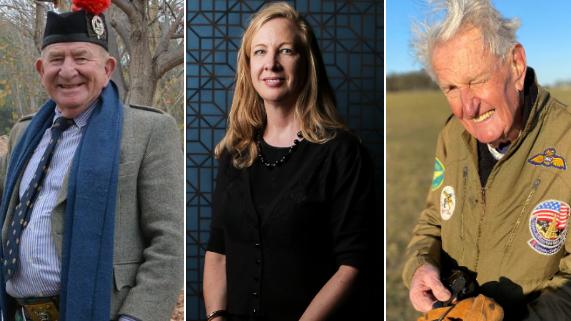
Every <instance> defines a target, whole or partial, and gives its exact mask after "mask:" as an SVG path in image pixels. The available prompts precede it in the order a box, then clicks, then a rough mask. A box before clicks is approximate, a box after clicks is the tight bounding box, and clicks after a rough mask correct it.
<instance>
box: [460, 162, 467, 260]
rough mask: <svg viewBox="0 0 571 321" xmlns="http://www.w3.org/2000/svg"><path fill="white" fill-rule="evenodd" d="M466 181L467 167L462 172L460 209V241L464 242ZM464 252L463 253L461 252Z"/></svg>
mask: <svg viewBox="0 0 571 321" xmlns="http://www.w3.org/2000/svg"><path fill="white" fill-rule="evenodd" d="M467 180H468V166H464V169H463V170H462V181H463V185H462V208H461V209H460V240H464V204H465V203H466V198H467V195H466V185H467ZM462 252H464V251H462Z"/></svg>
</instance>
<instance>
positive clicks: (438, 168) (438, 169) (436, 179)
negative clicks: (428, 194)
mask: <svg viewBox="0 0 571 321" xmlns="http://www.w3.org/2000/svg"><path fill="white" fill-rule="evenodd" d="M442 182H444V164H442V162H441V161H440V160H439V159H438V157H436V158H435V159H434V175H432V190H433V191H435V190H437V189H438V188H439V187H440V185H442Z"/></svg>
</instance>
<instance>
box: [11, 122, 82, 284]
mask: <svg viewBox="0 0 571 321" xmlns="http://www.w3.org/2000/svg"><path fill="white" fill-rule="evenodd" d="M73 124H74V122H73V119H69V118H64V117H59V118H57V119H56V121H55V122H54V123H53V125H52V127H51V138H50V142H49V144H48V147H47V148H46V150H45V152H44V154H43V155H42V158H41V159H40V162H39V164H38V168H37V169H36V171H35V172H34V176H33V178H32V180H31V181H30V184H29V185H28V187H27V188H26V191H25V192H24V195H23V197H22V198H21V199H20V203H19V204H18V205H17V206H16V208H15V209H14V212H13V215H12V222H10V227H9V232H8V237H7V239H6V240H5V242H4V244H2V245H3V250H4V258H3V262H2V263H3V265H2V266H3V269H2V270H3V272H4V280H5V281H7V280H9V279H10V278H11V277H12V276H13V275H14V273H15V272H16V267H17V264H18V251H19V245H20V237H21V236H22V232H23V230H24V229H25V228H26V226H27V225H28V222H29V221H30V213H31V212H32V207H33V206H34V201H35V199H36V197H37V196H38V194H39V191H40V189H41V187H42V182H43V180H44V177H45V176H46V172H47V171H48V168H49V167H50V161H51V159H52V156H53V154H54V150H55V147H56V144H57V143H58V142H59V141H60V139H61V134H62V133H63V132H64V131H65V130H66V129H68V128H69V127H70V126H71V125H73Z"/></svg>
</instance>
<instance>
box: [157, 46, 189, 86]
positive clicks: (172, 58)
mask: <svg viewBox="0 0 571 321" xmlns="http://www.w3.org/2000/svg"><path fill="white" fill-rule="evenodd" d="M183 62H184V48H183V44H179V45H178V46H176V47H175V48H171V49H170V50H169V51H168V52H167V53H165V54H162V55H160V56H159V57H158V59H157V60H156V66H157V69H156V74H157V76H158V77H159V78H160V77H162V76H163V75H164V74H165V73H166V72H167V71H169V70H171V69H173V68H174V67H176V66H178V65H180V64H182V63H183Z"/></svg>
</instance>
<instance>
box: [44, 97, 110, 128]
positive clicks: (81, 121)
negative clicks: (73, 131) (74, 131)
mask: <svg viewBox="0 0 571 321" xmlns="http://www.w3.org/2000/svg"><path fill="white" fill-rule="evenodd" d="M98 102H99V99H97V100H95V101H94V102H93V103H92V104H91V106H89V108H87V109H86V110H84V111H83V112H81V114H79V115H77V116H76V117H74V118H73V121H74V123H75V126H77V127H79V128H82V127H83V126H85V125H87V121H88V120H89V117H90V116H91V114H92V113H93V110H94V109H95V106H96V105H97V103H98ZM59 117H62V113H61V111H60V110H59V107H58V106H56V108H55V116H54V119H53V122H55V121H56V119H58V118H59ZM53 122H52V123H53Z"/></svg>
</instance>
